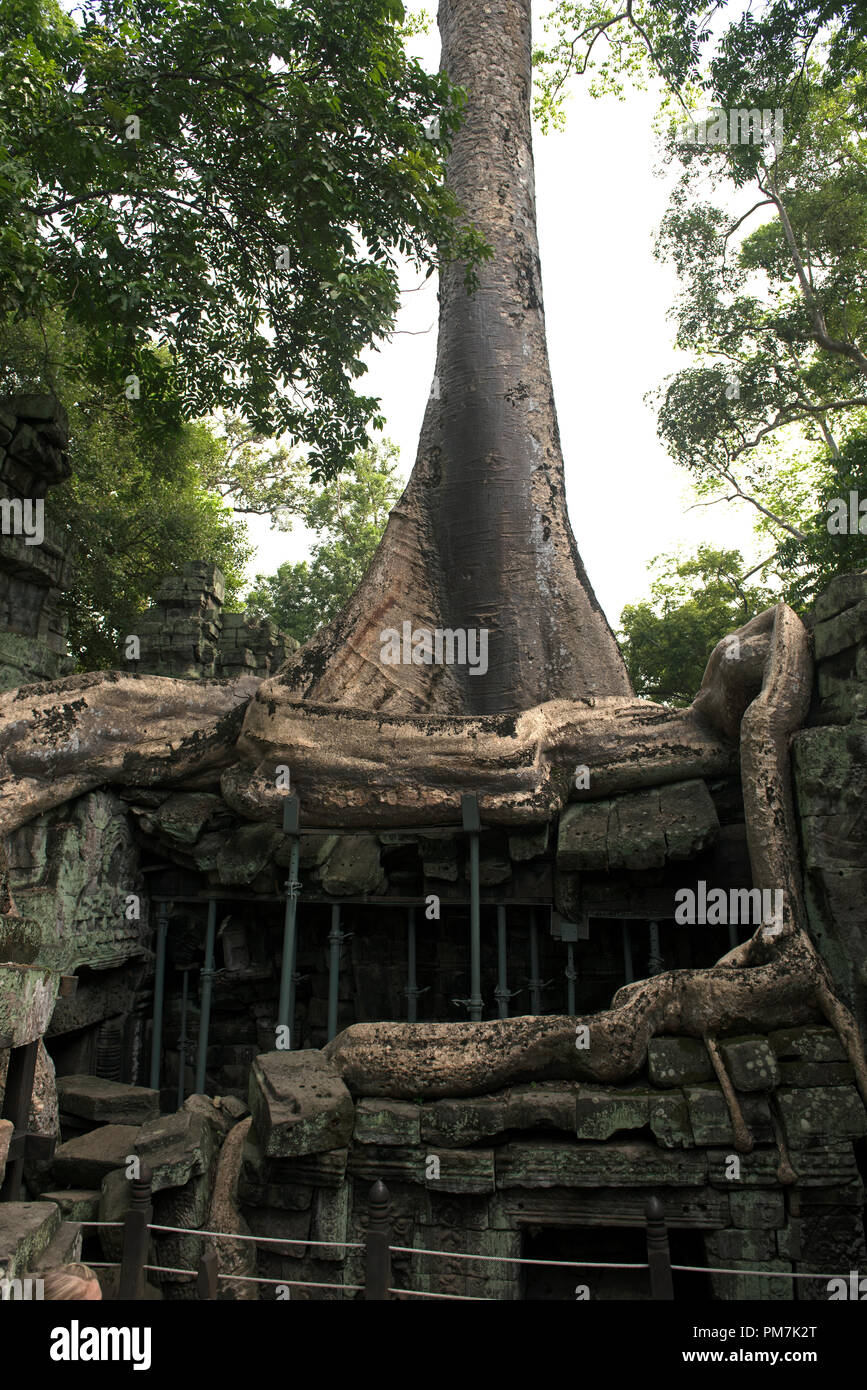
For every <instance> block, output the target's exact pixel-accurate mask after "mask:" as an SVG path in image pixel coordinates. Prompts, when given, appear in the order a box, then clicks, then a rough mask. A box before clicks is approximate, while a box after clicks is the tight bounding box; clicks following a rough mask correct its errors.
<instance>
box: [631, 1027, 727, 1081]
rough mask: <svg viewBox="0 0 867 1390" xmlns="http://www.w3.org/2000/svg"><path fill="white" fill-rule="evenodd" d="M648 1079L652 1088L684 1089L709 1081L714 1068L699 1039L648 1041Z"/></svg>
mask: <svg viewBox="0 0 867 1390" xmlns="http://www.w3.org/2000/svg"><path fill="white" fill-rule="evenodd" d="M647 1070H648V1076H649V1077H650V1080H651V1082H652V1083H653V1085H654V1086H666V1087H668V1086H672V1087H673V1086H687V1085H694V1084H696V1083H699V1082H702V1081H712V1080H713V1077H714V1070H713V1065H712V1063H711V1060H710V1057H709V1056H708V1053H707V1048H706V1047H705V1045H704V1043H703V1042H702V1041H701V1039H700V1038H651V1040H650V1043H649V1044H648V1048H647Z"/></svg>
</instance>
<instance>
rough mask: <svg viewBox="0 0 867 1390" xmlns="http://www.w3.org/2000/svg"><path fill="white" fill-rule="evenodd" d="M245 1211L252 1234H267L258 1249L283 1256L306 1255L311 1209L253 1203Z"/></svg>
mask: <svg viewBox="0 0 867 1390" xmlns="http://www.w3.org/2000/svg"><path fill="white" fill-rule="evenodd" d="M245 1215H246V1218H247V1224H248V1226H249V1227H250V1234H251V1235H254V1236H265V1237H268V1239H265V1240H263V1241H257V1242H256V1249H257V1250H262V1251H267V1252H268V1253H269V1254H272V1255H279V1256H280V1258H281V1259H284V1260H303V1259H304V1257H305V1255H306V1254H307V1253H308V1247H307V1240H308V1238H309V1236H310V1224H311V1220H312V1215H313V1213H312V1209H309V1210H307V1211H287V1210H286V1209H285V1208H277V1209H273V1210H272V1209H271V1208H270V1207H251V1208H250V1210H249V1211H248V1212H246V1213H245ZM283 1242H291V1243H288V1244H284V1243H283Z"/></svg>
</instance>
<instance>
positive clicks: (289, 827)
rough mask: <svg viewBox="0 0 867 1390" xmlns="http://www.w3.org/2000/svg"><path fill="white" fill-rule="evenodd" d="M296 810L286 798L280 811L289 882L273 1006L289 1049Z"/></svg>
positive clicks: (293, 802) (295, 897) (294, 801)
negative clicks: (276, 997)
mask: <svg viewBox="0 0 867 1390" xmlns="http://www.w3.org/2000/svg"><path fill="white" fill-rule="evenodd" d="M298 817H299V806H298V797H297V796H287V798H286V803H285V805H284V807H283V830H284V831H285V833H286V834H287V835H290V836H291V837H292V838H291V844H290V855H289V878H288V879H287V881H286V917H285V921H284V925H283V960H282V963H281V966H280V999H279V1002H278V1004H277V1023H278V1024H282V1025H284V1026H285V1027H288V1029H289V1045H290V1047H291V1046H292V1028H293V1025H294V1023H295V956H296V952H297V945H298V943H297V932H296V913H297V908H298V889H299V888H300V887H301V884H300V883H299V882H298V858H299V846H300V840H299V836H298Z"/></svg>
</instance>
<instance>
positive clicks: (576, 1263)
mask: <svg viewBox="0 0 867 1390" xmlns="http://www.w3.org/2000/svg"><path fill="white" fill-rule="evenodd" d="M388 1248H389V1250H390V1251H391V1252H392V1254H393V1255H434V1256H439V1258H440V1259H442V1260H493V1261H494V1262H495V1263H496V1264H501V1265H545V1266H546V1268H547V1267H548V1266H551V1265H556V1266H557V1267H559V1268H560V1269H649V1268H650V1266H649V1265H648V1264H647V1262H646V1261H645V1263H644V1264H634V1265H632V1264H630V1265H622V1264H605V1263H603V1262H602V1261H600V1260H519V1259H516V1258H515V1257H514V1256H513V1255H464V1254H463V1253H461V1252H459V1251H457V1250H422V1249H420V1248H419V1247H417V1246H414V1245H390V1246H389V1247H388ZM679 1267H680V1266H677V1265H673V1266H672V1268H673V1269H676V1268H679ZM737 1272H738V1273H740V1272H741V1271H737Z"/></svg>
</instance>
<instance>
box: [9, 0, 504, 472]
mask: <svg viewBox="0 0 867 1390" xmlns="http://www.w3.org/2000/svg"><path fill="white" fill-rule="evenodd" d="M403 37H404V7H403V5H402V4H401V3H400V2H399V0H297V2H296V3H293V4H291V5H286V4H282V3H279V2H278V0H184V3H178V0H84V3H83V4H82V5H81V6H79V7H77V8H76V12H75V17H73V16H71V15H67V14H64V13H63V11H62V10H61V9H60V8H59V6H58V5H57V4H56V3H55V0H3V4H2V6H0V90H2V91H3V106H2V111H0V229H2V230H0V316H4V317H5V316H8V315H10V314H11V315H13V316H16V317H38V316H40V315H42V314H44V313H45V312H46V311H47V310H49V309H50V308H52V307H54V306H59V307H60V308H61V309H62V310H63V312H64V314H65V316H66V317H67V319H68V320H69V322H70V323H72V324H77V325H79V326H80V327H83V328H84V329H86V330H87V332H86V339H85V340H84V346H85V348H86V353H87V359H86V361H85V363H83V367H82V369H83V370H84V371H85V373H86V375H88V376H89V378H90V379H91V380H93V379H96V378H100V379H102V380H103V381H105V383H106V385H107V387H108V386H109V385H110V384H113V386H114V389H115V390H116V391H117V392H122V391H123V389H124V383H125V382H126V380H127V378H128V377H130V376H131V375H135V376H137V377H139V378H140V380H141V383H142V385H141V391H142V397H143V399H144V398H145V397H148V398H149V399H150V401H151V402H152V405H153V407H154V413H155V415H156V416H157V417H158V418H159V417H161V416H164V417H166V418H170V417H171V416H172V414H173V402H174V401H176V400H177V401H179V402H180V406H181V408H182V411H183V413H184V414H185V415H186V416H187V417H194V416H202V415H205V414H207V413H208V412H210V411H212V410H214V409H215V408H216V407H218V406H220V407H222V408H224V409H226V410H227V411H234V412H236V413H238V414H240V415H243V416H244V417H245V418H246V419H247V420H248V421H249V422H250V423H251V424H252V425H253V426H254V427H255V428H256V429H257V430H259V431H260V432H261V433H263V434H268V435H280V434H283V433H285V434H287V435H288V436H289V437H290V439H291V440H292V441H293V442H294V443H296V444H302V445H304V446H306V448H307V450H308V452H309V460H308V462H309V466H310V468H311V470H312V472H313V473H314V475H317V474H318V475H321V476H326V475H328V474H329V473H330V474H334V473H335V472H336V471H337V470H338V469H339V468H340V467H341V466H342V465H344V464H345V462H346V460H347V458H348V457H349V456H350V454H351V453H352V451H353V450H355V449H357V448H359V447H361V446H362V445H363V444H364V443H365V442H366V438H367V435H366V427H367V425H368V423H369V422H371V421H373V423H374V424H377V425H381V424H382V421H381V419H380V418H379V416H378V403H377V402H376V401H375V400H373V399H372V398H370V397H367V396H363V395H360V394H358V392H357V390H356V385H355V383H356V381H357V379H358V378H359V377H360V376H361V375H362V374H363V372H364V371H365V367H364V364H363V363H362V361H361V353H362V351H363V350H364V349H365V348H366V347H368V346H369V345H370V344H371V343H373V342H375V341H376V340H378V339H381V338H383V337H385V336H386V335H387V334H388V333H389V332H390V330H391V329H392V327H393V324H394V319H395V314H396V310H397V306H398V297H399V291H398V266H399V261H400V257H405V258H407V259H408V260H409V261H410V262H411V263H412V264H413V265H414V266H415V267H417V268H419V269H422V270H425V271H427V272H428V273H431V272H432V271H433V269H434V268H435V267H436V265H437V264H438V263H439V262H440V261H442V260H447V259H450V258H454V257H457V258H460V259H462V260H464V261H465V262H466V263H467V277H468V285H469V286H470V287H471V286H472V284H473V283H474V278H473V267H474V266H475V265H476V264H477V263H478V261H479V260H480V259H481V258H484V256H485V255H486V254H488V248H486V247H485V246H484V243H483V242H482V240H481V238H480V237H479V236H478V234H477V233H475V232H474V231H473V230H472V229H471V228H468V227H467V226H465V225H462V224H461V222H460V218H459V208H458V207H457V205H456V203H455V200H454V198H453V197H452V195H451V194H450V193H449V192H448V190H447V189H446V188H445V186H444V173H443V157H444V154H445V152H446V150H447V148H448V143H449V140H450V137H451V135H452V134H453V132H454V131H455V129H456V128H457V126H458V125H459V123H460V120H461V110H462V105H463V103H464V100H465V98H464V95H463V93H462V92H461V91H460V90H459V89H457V88H454V87H452V86H451V85H450V84H449V82H448V81H447V79H446V78H445V77H444V76H443V75H441V74H438V75H430V74H427V73H425V72H424V70H423V69H422V67H421V66H420V65H419V64H418V63H417V62H416V61H414V60H411V59H410V58H409V57H408V56H407V54H406V52H405V50H404V46H403ZM434 118H438V119H439V122H440V125H439V130H440V138H439V139H432V138H428V134H427V133H426V122H429V121H430V120H432V119H434ZM428 130H430V127H428ZM153 344H156V345H158V346H161V347H164V348H165V349H166V352H165V353H164V354H156V355H155V354H154V353H153V352H152V351H150V347H151V345H153ZM174 413H175V414H176V413H177V412H174Z"/></svg>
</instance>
